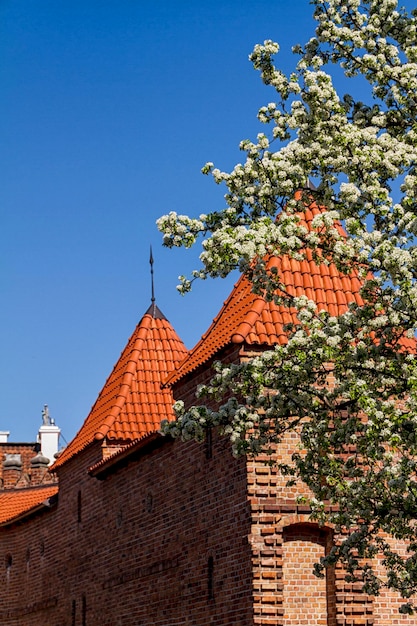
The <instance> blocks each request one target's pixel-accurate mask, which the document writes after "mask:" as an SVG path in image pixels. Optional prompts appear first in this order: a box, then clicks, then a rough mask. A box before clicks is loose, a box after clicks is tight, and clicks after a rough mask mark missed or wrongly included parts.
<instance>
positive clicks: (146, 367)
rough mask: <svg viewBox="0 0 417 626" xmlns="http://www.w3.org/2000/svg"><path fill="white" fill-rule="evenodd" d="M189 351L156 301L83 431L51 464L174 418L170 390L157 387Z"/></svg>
mask: <svg viewBox="0 0 417 626" xmlns="http://www.w3.org/2000/svg"><path fill="white" fill-rule="evenodd" d="M186 354H187V349H186V347H185V345H184V344H183V342H182V341H181V339H180V338H179V337H178V335H177V334H176V332H175V331H174V329H173V327H172V326H171V324H170V323H169V321H168V320H167V319H166V318H165V316H164V315H163V314H162V313H161V311H160V310H159V309H158V307H157V306H156V305H155V304H152V305H151V306H150V307H149V309H148V311H147V312H146V313H145V315H144V316H143V318H142V319H141V321H140V322H139V324H138V325H137V327H136V328H135V330H134V332H133V334H132V336H131V337H130V339H129V341H128V343H127V346H126V348H125V349H124V350H123V352H122V354H121V356H120V358H119V360H118V361H117V363H116V365H115V366H114V368H113V371H112V373H111V374H110V376H109V378H108V379H107V382H106V383H105V385H104V387H103V389H102V391H101V392H100V394H99V396H98V398H97V400H96V402H95V404H94V406H93V408H92V409H91V411H90V414H89V415H88V417H87V419H86V420H85V422H84V424H83V425H82V427H81V429H80V430H79V432H78V433H77V435H76V436H75V437H74V439H73V440H72V441H71V442H70V443H69V445H68V446H67V447H66V448H65V449H64V450H63V452H62V453H61V454H60V456H59V457H58V459H57V461H56V462H55V464H54V466H53V468H54V469H56V468H57V467H59V466H61V465H62V464H63V463H64V462H66V461H67V460H68V459H69V458H71V457H73V456H74V455H75V454H78V453H79V452H80V451H81V450H83V449H85V448H86V447H87V446H88V445H89V444H90V443H92V442H93V441H94V440H101V439H104V438H106V439H107V440H111V441H114V442H117V443H121V444H128V443H130V442H131V441H133V440H135V439H138V438H140V437H143V436H144V435H147V434H149V433H151V432H155V431H156V430H158V428H159V425H160V423H161V420H163V419H173V418H174V413H173V410H172V405H173V402H174V401H173V398H172V393H171V390H170V389H167V388H164V389H162V388H161V383H162V382H163V380H164V379H165V378H166V377H167V375H168V374H169V373H170V372H172V371H173V370H175V368H176V367H177V366H178V364H179V363H180V362H181V361H182V360H183V359H184V357H185V356H186Z"/></svg>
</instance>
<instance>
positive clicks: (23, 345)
mask: <svg viewBox="0 0 417 626" xmlns="http://www.w3.org/2000/svg"><path fill="white" fill-rule="evenodd" d="M311 16H312V8H311V7H310V5H309V3H308V1H307V0H275V1H272V0H211V1H210V2H201V1H199V0H153V1H152V2H151V1H149V0H148V1H147V2H145V1H142V0H59V1H57V0H2V1H1V2H0V84H1V97H0V125H1V148H0V152H1V166H0V176H1V192H0V199H1V200H0V211H1V234H0V237H1V254H0V264H1V270H0V284H1V294H2V297H1V307H0V332H1V352H0V354H1V357H0V369H1V378H0V380H1V396H0V407H1V408H0V430H10V431H11V439H12V440H13V441H25V440H34V438H35V436H36V432H37V429H38V427H39V425H40V423H41V410H42V407H43V405H44V404H45V403H46V404H48V405H49V409H50V414H51V416H52V417H53V418H54V419H55V420H56V422H57V424H58V425H59V426H60V427H61V428H62V433H63V435H64V437H65V439H66V440H70V439H71V438H72V437H73V435H74V434H75V432H76V431H77V430H78V428H79V427H80V425H81V424H82V421H83V420H84V419H85V417H86V416H87V414H88V412H89V410H90V407H91V405H92V404H93V403H94V401H95V399H96V396H97V394H98V392H99V391H100V389H101V387H102V386H103V384H104V382H105V380H106V378H107V376H108V374H109V373H110V371H111V369H112V367H113V365H114V363H115V362H116V360H117V358H118V356H119V354H120V352H121V350H122V349H123V348H124V346H125V344H126V341H127V339H128V337H129V335H130V334H131V332H132V331H133V329H134V327H135V325H136V324H137V322H138V321H139V320H140V318H141V316H142V315H143V313H144V312H145V310H146V309H147V308H148V306H149V304H150V297H151V287H150V273H149V246H150V244H152V246H153V254H154V259H155V267H154V270H155V290H156V300H157V304H158V306H159V307H160V308H161V310H162V311H163V312H164V314H165V315H166V316H167V317H168V319H169V320H170V321H171V323H172V324H173V326H174V327H175V329H176V330H177V332H178V334H179V335H180V336H181V337H182V339H183V340H184V342H185V344H186V345H187V347H192V346H193V345H194V344H195V343H196V342H197V340H198V339H199V337H200V336H201V334H202V333H203V332H204V331H205V330H206V329H207V327H208V326H209V324H210V322H211V320H212V318H213V317H214V315H215V314H216V313H217V311H218V310H219V308H220V306H221V304H222V302H223V300H224V299H225V297H226V296H227V295H228V293H229V291H230V289H231V286H232V281H230V280H229V281H224V282H222V281H214V282H213V281H212V282H211V283H209V282H204V283H201V284H199V285H197V287H196V289H195V291H194V292H193V293H192V294H190V295H188V296H186V297H181V296H179V295H178V294H177V292H176V289H175V287H176V285H177V283H178V280H177V277H178V275H179V274H182V273H186V274H187V273H189V272H190V271H191V270H192V269H193V268H194V267H195V266H196V264H197V261H196V257H197V251H196V252H183V251H169V250H164V249H163V248H162V246H161V237H160V235H159V233H158V232H157V230H156V227H155V220H156V219H157V218H158V217H159V216H160V215H162V214H164V213H167V212H169V211H171V210H174V211H177V212H180V213H188V214H191V215H198V214H200V213H203V212H208V211H210V210H213V209H216V208H221V207H222V206H223V193H224V191H223V190H222V189H221V188H219V187H216V185H215V184H214V183H213V182H212V181H211V179H209V178H207V177H204V176H203V175H202V174H201V173H200V168H201V166H202V165H203V164H204V163H205V162H206V161H209V160H210V161H214V163H215V164H216V166H218V167H220V168H221V169H228V168H231V167H233V165H234V164H235V163H236V162H237V161H239V160H240V159H241V158H242V157H241V154H240V153H239V150H238V144H239V141H240V140H241V139H244V138H254V137H255V136H256V133H257V132H259V130H260V127H259V125H258V123H257V120H256V113H257V110H258V109H259V107H260V106H262V105H263V104H266V103H268V102H270V101H271V100H273V99H274V92H273V90H271V89H267V88H266V87H264V86H263V85H262V83H261V81H260V79H259V76H258V74H257V73H256V72H255V71H254V70H253V69H252V67H251V64H250V63H249V61H248V54H249V53H250V51H251V50H252V48H253V46H254V44H256V43H258V42H262V41H263V40H264V39H266V38H269V39H274V40H277V41H279V43H280V44H281V46H282V53H280V55H279V57H278V62H279V63H280V64H281V65H282V66H283V67H284V69H286V70H288V69H289V68H290V67H291V66H292V64H293V63H294V62H295V57H293V55H292V54H291V53H290V49H291V46H292V45H293V44H295V43H298V42H304V41H305V40H306V39H308V38H309V37H310V36H311V35H312V34H313V20H312V17H311Z"/></svg>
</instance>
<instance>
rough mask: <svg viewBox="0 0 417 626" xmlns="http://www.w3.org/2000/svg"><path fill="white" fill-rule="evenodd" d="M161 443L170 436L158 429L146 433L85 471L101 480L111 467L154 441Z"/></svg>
mask: <svg viewBox="0 0 417 626" xmlns="http://www.w3.org/2000/svg"><path fill="white" fill-rule="evenodd" d="M158 440H159V441H160V442H161V443H163V442H164V441H170V440H171V438H170V437H164V436H163V435H162V434H161V433H160V432H159V431H154V432H151V433H147V434H146V435H143V436H142V437H139V438H138V439H135V440H134V441H132V442H131V443H129V444H127V445H126V446H125V447H124V448H123V449H122V450H118V451H117V452H115V453H114V454H112V455H111V456H109V457H107V458H106V459H102V460H101V461H99V462H98V463H95V464H94V465H92V466H91V467H89V468H88V470H87V473H88V474H89V475H90V476H92V477H93V478H97V479H98V480H103V479H104V478H105V477H106V476H107V475H108V474H109V473H110V472H111V470H112V469H113V468H115V467H117V466H119V465H121V464H123V463H124V462H125V461H126V460H127V459H128V458H129V457H131V456H132V455H133V454H135V453H136V452H138V451H139V450H144V449H145V448H147V447H148V446H150V445H151V444H153V443H155V442H156V441H158Z"/></svg>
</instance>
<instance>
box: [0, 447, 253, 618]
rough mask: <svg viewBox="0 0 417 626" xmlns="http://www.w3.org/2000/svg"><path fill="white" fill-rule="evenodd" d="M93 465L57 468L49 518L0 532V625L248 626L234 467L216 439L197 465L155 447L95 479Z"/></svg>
mask: <svg viewBox="0 0 417 626" xmlns="http://www.w3.org/2000/svg"><path fill="white" fill-rule="evenodd" d="M97 458H98V455H97V454H93V453H92V452H91V453H90V452H89V451H85V452H84V453H82V454H80V455H79V457H77V459H76V460H75V459H74V461H73V462H70V463H68V464H67V465H66V466H64V467H63V468H62V470H61V476H60V478H61V484H60V494H59V502H58V506H57V508H56V509H55V510H54V511H51V512H49V513H46V514H42V515H41V516H38V517H36V518H33V519H28V520H27V521H26V522H25V523H23V524H21V525H15V526H9V527H6V528H2V529H1V531H0V550H1V554H2V555H4V557H3V561H2V563H3V566H2V568H1V571H0V588H1V589H2V594H1V599H0V624H1V625H3V626H26V625H27V626H29V624H30V626H44V625H45V624H48V625H49V626H64V625H65V626H73V625H74V626H75V625H76V626H82V625H83V624H85V625H86V626H87V625H88V626H96V625H97V626H118V625H123V626H130V625H131V626H133V625H134V626H150V625H155V626H174V625H177V624H187V625H188V624H189V625H191V624H193V625H194V624H195V625H199V626H200V625H201V626H204V625H206V624H207V625H209V624H210V625H215V626H216V625H217V626H220V625H222V626H223V625H226V624H240V625H242V626H243V625H245V626H246V625H249V624H252V623H253V622H252V602H251V553H250V546H249V543H248V535H249V531H250V513H249V507H248V503H247V499H246V473H245V465H244V462H243V461H236V460H234V459H232V457H231V455H230V452H229V447H228V444H227V442H225V441H219V440H217V439H216V438H215V439H214V442H213V451H212V458H211V459H207V458H206V453H205V448H204V446H199V445H197V444H195V443H189V444H183V443H180V442H175V443H174V442H170V441H166V442H164V443H163V445H162V446H160V447H155V446H154V447H153V448H152V447H151V448H150V449H148V450H144V451H142V453H141V454H140V455H136V457H135V458H133V459H132V460H131V461H130V462H129V464H128V465H126V466H125V467H123V468H121V469H117V468H116V469H115V470H114V472H113V473H111V474H110V475H108V476H107V478H106V479H105V480H102V481H100V480H98V479H96V478H92V477H90V476H88V475H87V474H86V468H87V467H88V466H89V465H90V464H91V462H92V461H94V460H96V459H97ZM7 559H9V561H8V560H7Z"/></svg>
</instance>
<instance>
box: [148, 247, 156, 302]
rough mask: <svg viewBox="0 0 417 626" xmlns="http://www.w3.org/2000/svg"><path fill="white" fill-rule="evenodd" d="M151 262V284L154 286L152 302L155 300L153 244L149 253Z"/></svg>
mask: <svg viewBox="0 0 417 626" xmlns="http://www.w3.org/2000/svg"><path fill="white" fill-rule="evenodd" d="M149 263H150V265H151V286H152V297H151V302H152V303H153V302H155V288H154V283H153V255H152V246H151V252H150V255H149Z"/></svg>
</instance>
